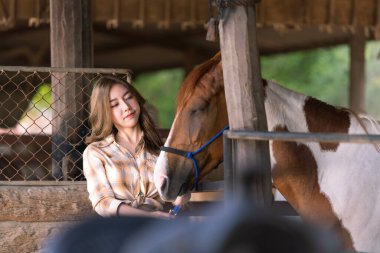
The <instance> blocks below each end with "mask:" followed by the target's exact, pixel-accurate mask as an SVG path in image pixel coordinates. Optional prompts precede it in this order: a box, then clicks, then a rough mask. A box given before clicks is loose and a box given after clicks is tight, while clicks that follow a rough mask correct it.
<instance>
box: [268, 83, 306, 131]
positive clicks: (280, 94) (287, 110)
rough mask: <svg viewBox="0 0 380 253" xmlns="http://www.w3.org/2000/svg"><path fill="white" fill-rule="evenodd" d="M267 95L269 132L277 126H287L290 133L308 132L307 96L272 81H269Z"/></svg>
mask: <svg viewBox="0 0 380 253" xmlns="http://www.w3.org/2000/svg"><path fill="white" fill-rule="evenodd" d="M265 93H266V98H265V111H266V114H267V121H268V130H269V131H272V130H273V128H274V127H275V126H277V125H283V126H287V128H288V130H289V131H294V132H296V131H298V132H305V131H307V125H306V122H305V120H304V118H305V117H304V111H303V106H304V103H305V99H306V98H307V97H306V96H305V95H303V94H300V93H297V92H294V91H291V90H289V89H286V88H284V87H282V86H280V85H278V84H276V83H275V82H272V81H268V85H267V86H266V90H265Z"/></svg>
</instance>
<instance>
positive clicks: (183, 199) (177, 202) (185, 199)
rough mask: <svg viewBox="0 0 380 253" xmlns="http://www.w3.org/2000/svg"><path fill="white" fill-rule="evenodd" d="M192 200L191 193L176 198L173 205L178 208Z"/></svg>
mask: <svg viewBox="0 0 380 253" xmlns="http://www.w3.org/2000/svg"><path fill="white" fill-rule="evenodd" d="M190 198H191V193H190V192H188V193H186V194H185V195H182V196H178V197H177V198H176V200H174V202H173V205H175V206H178V205H180V206H183V205H185V204H186V203H187V202H189V200H190Z"/></svg>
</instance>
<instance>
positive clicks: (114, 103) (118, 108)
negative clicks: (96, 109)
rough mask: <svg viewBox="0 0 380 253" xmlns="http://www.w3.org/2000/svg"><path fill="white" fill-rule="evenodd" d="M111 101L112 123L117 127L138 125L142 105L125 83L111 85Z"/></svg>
mask: <svg viewBox="0 0 380 253" xmlns="http://www.w3.org/2000/svg"><path fill="white" fill-rule="evenodd" d="M109 101H110V107H111V119H112V123H113V124H114V125H115V127H116V128H117V129H119V130H120V129H124V128H134V127H135V126H137V125H138V122H139V117H140V105H139V103H138V102H137V99H136V98H135V97H134V96H133V95H132V93H131V92H129V90H128V89H127V88H126V87H125V86H124V85H122V84H119V83H116V84H114V85H113V86H112V87H111V89H110V94H109Z"/></svg>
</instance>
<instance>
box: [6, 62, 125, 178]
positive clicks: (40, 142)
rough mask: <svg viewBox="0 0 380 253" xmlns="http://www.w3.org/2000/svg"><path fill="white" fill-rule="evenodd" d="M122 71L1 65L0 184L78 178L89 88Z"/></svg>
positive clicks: (80, 168)
mask: <svg viewBox="0 0 380 253" xmlns="http://www.w3.org/2000/svg"><path fill="white" fill-rule="evenodd" d="M130 73H131V72H130V71H129V70H127V69H90V68H88V69H78V68H33V67H8V66H7V67H0V180H1V181H4V180H5V181H13V180H71V181H73V180H82V179H84V176H83V170H82V152H83V150H84V149H85V147H86V145H85V143H84V139H85V137H86V136H87V135H88V133H89V131H90V129H89V126H88V115H89V108H88V104H89V99H90V93H91V89H92V85H93V83H94V81H95V80H96V79H98V78H99V77H100V76H103V75H117V76H118V77H120V78H122V79H125V80H128V81H130V78H131V74H130Z"/></svg>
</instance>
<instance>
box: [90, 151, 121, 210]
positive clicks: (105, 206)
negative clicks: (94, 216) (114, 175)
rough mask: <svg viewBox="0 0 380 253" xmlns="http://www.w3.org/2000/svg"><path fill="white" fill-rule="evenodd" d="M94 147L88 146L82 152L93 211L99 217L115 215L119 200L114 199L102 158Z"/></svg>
mask: <svg viewBox="0 0 380 253" xmlns="http://www.w3.org/2000/svg"><path fill="white" fill-rule="evenodd" d="M102 155H103V154H101V153H100V152H99V151H98V150H97V149H96V148H95V147H92V146H88V147H87V148H86V150H85V151H84V152H83V172H84V175H85V177H86V180H87V190H88V193H89V198H90V201H91V203H92V206H93V208H94V210H95V211H96V212H97V213H98V214H99V215H101V216H111V215H116V211H117V208H118V206H119V205H120V204H121V203H122V201H121V200H118V199H116V198H115V194H114V192H113V190H112V187H111V186H110V183H109V181H108V178H107V176H106V172H105V164H104V157H102Z"/></svg>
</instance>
